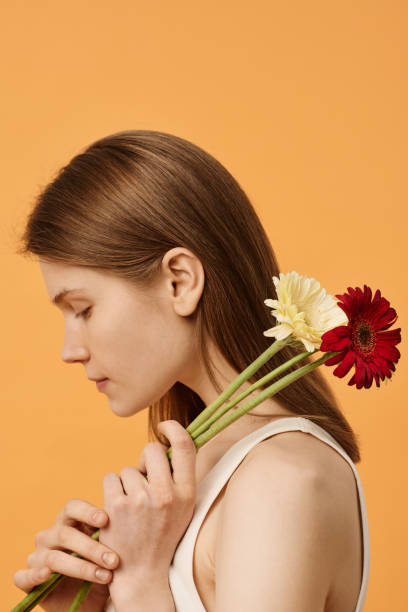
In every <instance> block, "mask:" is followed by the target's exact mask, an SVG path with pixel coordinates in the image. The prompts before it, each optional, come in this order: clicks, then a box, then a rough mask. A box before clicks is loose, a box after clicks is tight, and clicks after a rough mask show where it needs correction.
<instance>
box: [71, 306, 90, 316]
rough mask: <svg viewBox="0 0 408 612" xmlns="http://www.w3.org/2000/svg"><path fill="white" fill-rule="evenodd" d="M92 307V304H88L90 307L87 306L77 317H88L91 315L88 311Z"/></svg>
mask: <svg viewBox="0 0 408 612" xmlns="http://www.w3.org/2000/svg"><path fill="white" fill-rule="evenodd" d="M91 308H92V306H88V308H85V310H83V311H82V312H79V313H78V314H76V315H75V318H78V317H81V318H82V319H88V317H89V315H88V312H89V311H90V310H91Z"/></svg>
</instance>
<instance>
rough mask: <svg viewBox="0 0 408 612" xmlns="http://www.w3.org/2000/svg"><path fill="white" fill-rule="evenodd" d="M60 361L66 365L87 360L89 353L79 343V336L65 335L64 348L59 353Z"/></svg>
mask: <svg viewBox="0 0 408 612" xmlns="http://www.w3.org/2000/svg"><path fill="white" fill-rule="evenodd" d="M61 359H62V361H65V362H66V363H75V362H76V361H86V360H87V359H89V351H88V349H87V347H86V346H85V345H84V343H83V342H81V340H80V338H79V335H78V334H77V335H72V336H71V335H70V334H68V333H66V334H65V340H64V346H63V348H62V352H61Z"/></svg>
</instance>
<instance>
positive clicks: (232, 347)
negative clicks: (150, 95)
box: [14, 130, 369, 612]
mask: <svg viewBox="0 0 408 612" xmlns="http://www.w3.org/2000/svg"><path fill="white" fill-rule="evenodd" d="M18 253H19V254H23V255H28V254H33V255H35V256H37V257H38V259H39V264H40V266H41V271H42V274H43V277H44V281H45V284H46V288H47V292H48V294H49V297H50V299H51V300H52V301H53V302H54V303H55V304H56V305H57V306H58V307H59V308H60V309H61V310H62V312H63V313H64V317H65V332H66V333H65V343H64V347H63V351H62V358H63V360H64V361H66V362H67V363H76V362H80V363H82V365H83V366H84V368H85V370H86V374H87V376H88V377H89V378H90V379H107V380H106V381H105V382H104V383H103V385H101V390H102V391H103V392H104V393H106V396H107V398H108V400H109V403H110V407H111V409H112V411H113V412H114V413H115V414H116V415H118V416H120V417H129V416H131V415H133V414H136V413H137V412H139V411H141V410H143V409H145V408H146V407H148V408H149V432H148V433H149V439H150V440H151V441H150V442H149V444H147V446H146V447H145V448H144V450H143V453H142V455H141V457H140V462H139V465H138V466H137V467H136V466H127V467H125V468H124V469H123V470H122V472H121V474H120V476H119V475H117V474H114V473H110V474H107V475H106V476H105V478H104V481H103V487H104V509H103V510H102V509H100V510H101V511H102V513H101V516H102V518H101V521H102V522H100V523H98V522H95V519H94V513H95V511H96V510H98V508H96V507H94V506H93V505H92V504H90V503H88V502H86V501H84V500H80V499H71V500H70V501H68V502H67V504H66V506H65V507H64V508H63V510H62V511H61V513H60V514H59V516H58V517H57V519H56V522H55V524H54V525H53V526H52V527H51V528H50V529H47V530H45V531H42V532H40V533H39V534H37V537H36V549H35V552H33V553H32V554H31V555H29V557H28V559H27V566H28V568H27V569H23V570H19V571H17V572H16V574H15V575H14V581H15V584H16V585H17V586H18V587H19V588H21V589H22V590H24V591H25V592H28V591H30V590H31V589H32V588H33V587H34V586H35V585H36V584H39V583H40V582H43V581H44V580H45V578H46V577H47V576H49V574H50V572H52V571H56V572H60V573H63V574H65V575H66V576H68V577H69V578H66V579H65V580H64V581H62V582H61V583H60V584H59V585H58V587H57V588H55V589H54V591H52V593H50V595H48V596H47V597H46V598H45V599H44V600H43V602H42V607H43V608H44V610H49V611H50V612H52V611H54V610H55V611H58V612H60V611H61V610H66V609H68V606H69V604H70V603H71V601H72V599H73V597H74V595H75V593H76V592H77V590H78V589H79V587H80V584H81V581H82V580H84V579H86V580H90V581H92V582H94V585H93V586H92V588H91V590H90V592H89V594H88V597H87V599H86V600H85V602H84V604H83V605H82V608H81V610H82V609H83V610H84V612H88V611H89V612H91V611H92V612H94V611H95V612H96V611H100V610H105V609H106V610H109V611H112V610H115V611H116V612H125V611H127V610H132V612H134V611H136V610H143V611H144V612H146V611H149V610H154V611H155V612H157V611H159V610H160V611H163V612H166V611H167V610H169V611H170V610H176V611H177V612H202V611H205V610H207V611H209V612H230V611H231V610H234V612H248V611H249V610H256V611H257V612H267V611H268V612H269V611H270V610H276V611H277V610H287V611H288V612H289V611H293V612H295V611H296V612H318V611H321V612H359V611H361V610H362V607H363V604H364V600H365V596H366V589H367V581H368V569H369V538H368V524H367V515H366V507H365V502H364V495H363V490H362V487H361V482H360V478H359V475H358V472H357V471H356V468H355V463H357V462H358V461H360V454H359V449H358V443H357V440H356V436H355V434H354V433H353V431H352V429H351V427H350V425H349V423H348V422H347V420H346V418H345V417H344V415H343V414H342V412H341V410H340V409H339V407H338V405H337V403H336V400H335V398H334V396H333V393H332V392H331V390H330V388H329V386H328V385H327V383H326V382H325V379H324V378H323V376H322V374H321V372H319V370H313V371H312V372H311V373H309V374H307V375H306V376H304V377H303V378H301V379H299V380H298V381H296V382H295V383H293V384H291V385H290V386H289V387H287V388H286V389H284V390H283V391H281V392H279V393H278V394H277V395H275V396H273V397H272V398H269V399H268V400H266V401H264V402H263V403H262V404H260V405H259V406H257V408H256V409H255V410H251V411H250V412H248V413H247V414H246V415H244V416H243V417H241V418H239V419H238V420H236V421H235V422H234V423H233V424H232V425H230V426H229V427H227V428H226V429H224V430H223V431H222V432H220V433H218V434H217V435H216V436H215V437H214V438H212V439H211V440H210V441H209V442H208V443H207V444H205V445H204V446H203V447H201V448H200V449H199V450H198V452H196V448H195V446H194V443H193V441H192V439H191V437H190V435H189V434H188V432H186V431H185V428H186V427H187V426H188V424H189V423H190V422H191V421H192V420H193V419H194V418H195V416H197V414H198V413H199V412H201V411H202V410H203V408H204V407H205V406H207V405H208V404H210V403H211V402H212V401H213V400H214V399H215V398H216V397H217V396H218V395H219V394H220V392H221V391H222V390H223V389H225V388H226V387H227V386H228V385H229V383H231V382H232V381H233V380H234V379H235V378H236V376H237V375H238V374H239V373H240V372H241V371H242V370H243V369H244V368H245V367H246V366H247V365H248V364H249V363H251V362H252V361H254V359H255V358H256V357H258V356H259V354H260V353H262V352H263V351H264V350H265V349H266V348H267V347H268V346H269V345H270V339H268V338H267V337H265V336H264V335H263V331H264V330H266V329H268V328H270V327H271V318H270V311H269V310H268V309H267V308H266V307H265V305H264V300H265V299H266V298H275V299H276V292H275V286H274V283H273V280H272V277H273V276H278V275H279V268H278V264H277V261H276V258H275V255H274V252H273V249H272V247H271V245H270V242H269V240H268V237H267V235H266V233H265V231H264V229H263V227H262V225H261V223H260V220H259V218H258V216H257V214H256V212H255V210H254V208H253V206H252V204H251V203H250V201H249V199H248V197H247V196H246V194H245V193H244V191H243V190H242V189H241V187H240V186H239V184H238V183H237V181H236V180H235V179H234V178H233V177H232V176H231V174H230V173H229V172H228V171H227V170H226V169H225V167H223V166H222V165H221V164H220V163H219V162H218V161H217V160H216V159H214V158H213V157H212V156H211V155H209V154H208V153H206V152H205V151H203V150H202V149H201V148H200V147H198V146H196V145H194V144H192V143H190V142H188V141H186V140H184V139H182V138H179V137H177V136H174V135H171V134H167V133H162V132H156V131H148V130H133V131H125V132H120V133H116V134H112V135H109V136H107V137H105V138H102V139H100V140H98V141H96V142H94V143H92V144H91V145H90V146H89V147H87V148H86V149H85V150H84V151H83V152H82V153H80V154H78V155H76V156H75V157H74V158H73V159H72V160H71V161H70V162H69V164H68V165H66V166H64V167H63V168H62V169H61V170H60V172H59V173H58V175H57V176H56V177H55V179H54V180H53V181H52V182H51V183H50V184H49V185H47V187H46V188H45V189H44V190H43V191H42V193H41V194H40V196H39V197H38V200H37V201H36V203H35V206H34V208H33V210H32V212H31V213H30V216H29V219H28V223H27V226H26V229H25V232H24V235H23V238H22V246H21V248H20V249H19V250H18ZM298 353H299V349H298V348H296V347H294V346H287V347H285V348H284V349H282V350H281V351H280V352H278V353H277V354H276V355H275V356H274V357H273V358H272V359H271V360H269V361H268V362H267V363H266V364H265V365H264V366H263V367H262V368H261V369H260V370H258V372H257V373H256V375H255V376H254V377H253V378H252V379H251V380H250V381H248V382H247V383H246V384H245V385H244V387H247V386H249V385H250V384H252V383H253V382H255V381H256V380H258V379H259V378H261V377H262V376H264V375H265V374H267V373H268V372H269V371H271V370H272V369H274V368H275V367H277V366H278V365H279V364H281V363H283V362H285V361H287V360H288V359H290V358H291V357H293V356H294V355H296V354H298ZM241 391H242V388H240V389H239V390H238V391H237V392H236V394H238V393H240V392H241ZM236 394H234V395H236ZM249 397H250V398H251V397H252V396H249ZM170 445H171V446H172V449H173V451H172V452H173V457H172V468H173V469H172V470H171V469H170V465H169V462H168V460H167V456H166V450H167V448H168V447H169V446H170ZM144 475H147V479H146V478H145V477H144ZM99 527H100V528H101V530H100V537H99V542H96V541H94V540H93V539H91V537H90V535H91V534H92V533H93V532H94V531H95V529H96V528H99ZM72 551H74V552H76V553H78V554H79V555H80V556H81V557H82V558H79V557H73V556H72V555H70V553H71V552H72ZM106 552H111V553H113V554H114V557H115V560H114V561H113V564H112V565H110V564H109V563H108V562H107V561H106V562H105V559H104V557H103V554H104V553H106ZM42 569H44V570H45V572H46V574H45V575H43V576H41V575H40V571H41V570H42ZM97 569H99V570H102V569H104V570H105V571H106V570H108V571H107V575H106V578H100V577H99V576H98V574H97V573H96V570H97Z"/></svg>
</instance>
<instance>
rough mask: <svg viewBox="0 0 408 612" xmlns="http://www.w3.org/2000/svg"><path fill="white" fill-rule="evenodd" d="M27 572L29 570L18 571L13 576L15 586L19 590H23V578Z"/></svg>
mask: <svg viewBox="0 0 408 612" xmlns="http://www.w3.org/2000/svg"><path fill="white" fill-rule="evenodd" d="M26 571H27V570H17V571H16V572H15V574H14V576H13V582H14V585H15V586H16V587H18V588H19V589H21V588H22V585H23V581H22V576H23V575H24V572H26Z"/></svg>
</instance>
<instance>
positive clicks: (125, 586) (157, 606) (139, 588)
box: [108, 570, 176, 612]
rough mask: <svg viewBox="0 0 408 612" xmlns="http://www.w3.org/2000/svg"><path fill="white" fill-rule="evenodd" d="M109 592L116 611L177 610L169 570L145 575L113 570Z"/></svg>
mask: <svg viewBox="0 0 408 612" xmlns="http://www.w3.org/2000/svg"><path fill="white" fill-rule="evenodd" d="M108 586H109V593H110V597H111V599H112V603H113V606H114V608H115V612H159V611H160V612H175V611H176V608H175V605H174V600H173V595H172V593H171V589H170V584H169V578H168V570H167V572H166V573H164V574H163V573H157V572H155V573H154V574H152V573H150V574H148V575H146V574H144V575H143V576H142V575H140V574H139V573H137V572H136V571H135V572H133V573H129V572H127V573H126V574H121V573H120V572H119V571H118V570H116V572H113V579H112V581H111V582H110V583H109V585H108Z"/></svg>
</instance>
